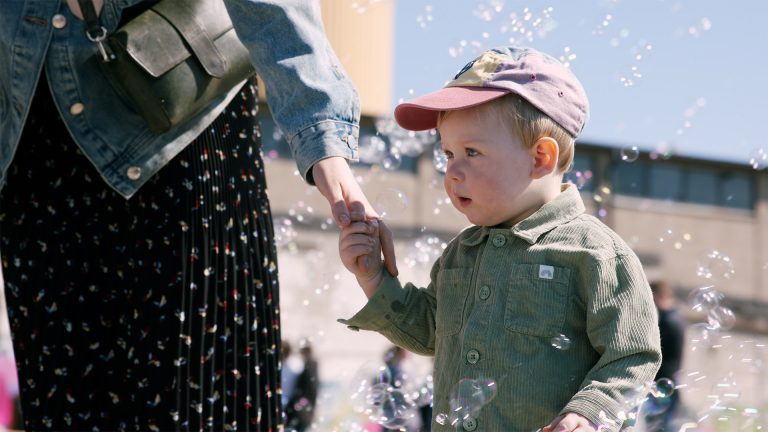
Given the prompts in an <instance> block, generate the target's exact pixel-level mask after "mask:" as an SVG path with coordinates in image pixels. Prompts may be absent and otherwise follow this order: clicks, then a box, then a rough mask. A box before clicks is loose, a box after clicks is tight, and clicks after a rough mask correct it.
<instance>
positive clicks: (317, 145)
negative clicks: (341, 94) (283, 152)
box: [288, 120, 360, 185]
mask: <svg viewBox="0 0 768 432" xmlns="http://www.w3.org/2000/svg"><path fill="white" fill-rule="evenodd" d="M359 133H360V128H359V126H358V125H356V124H353V123H349V122H344V121H338V120H325V121H321V122H318V123H315V124H313V125H310V126H308V127H306V128H304V129H302V130H301V131H300V132H299V133H297V134H296V135H294V136H293V137H290V138H289V139H288V144H289V145H290V146H291V151H292V152H293V157H294V159H295V160H296V165H297V166H298V168H299V172H300V173H301V175H302V177H303V178H304V180H305V181H306V182H307V183H309V184H311V185H314V184H315V181H314V179H313V178H312V166H314V165H315V164H316V163H317V162H318V161H320V160H323V159H326V158H329V157H331V156H341V157H343V158H344V159H346V160H348V161H357V138H358V135H359Z"/></svg>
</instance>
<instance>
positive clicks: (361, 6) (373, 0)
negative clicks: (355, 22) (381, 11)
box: [351, 0, 385, 14]
mask: <svg viewBox="0 0 768 432" xmlns="http://www.w3.org/2000/svg"><path fill="white" fill-rule="evenodd" d="M382 1H385V0H365V1H355V2H352V4H351V6H352V9H354V10H355V12H357V13H359V14H364V13H366V12H368V9H370V8H371V7H373V6H375V5H376V4H377V3H381V2H382Z"/></svg>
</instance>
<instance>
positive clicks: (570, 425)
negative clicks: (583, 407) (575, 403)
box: [542, 412, 597, 432]
mask: <svg viewBox="0 0 768 432" xmlns="http://www.w3.org/2000/svg"><path fill="white" fill-rule="evenodd" d="M596 430H597V428H596V427H595V426H594V425H593V424H592V422H590V421H589V420H587V419H586V418H584V417H582V416H581V415H579V414H576V413H574V412H569V413H567V414H563V415H561V416H559V417H557V418H555V419H554V420H552V423H550V424H548V425H546V426H544V429H542V432H571V431H576V432H595V431H596Z"/></svg>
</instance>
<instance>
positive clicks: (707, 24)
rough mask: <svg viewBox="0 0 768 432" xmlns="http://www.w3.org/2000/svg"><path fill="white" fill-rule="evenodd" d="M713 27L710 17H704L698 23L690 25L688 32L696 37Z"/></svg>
mask: <svg viewBox="0 0 768 432" xmlns="http://www.w3.org/2000/svg"><path fill="white" fill-rule="evenodd" d="M711 29H712V21H710V20H709V18H707V17H704V18H702V19H701V20H699V22H697V23H696V24H694V25H692V26H689V27H688V34H689V35H690V36H692V37H694V38H698V37H700V36H701V35H702V34H704V33H706V32H708V31H710V30H711Z"/></svg>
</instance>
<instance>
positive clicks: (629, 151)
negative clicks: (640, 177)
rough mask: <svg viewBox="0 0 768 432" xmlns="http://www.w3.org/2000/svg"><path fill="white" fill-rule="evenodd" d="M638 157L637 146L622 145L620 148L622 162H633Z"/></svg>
mask: <svg viewBox="0 0 768 432" xmlns="http://www.w3.org/2000/svg"><path fill="white" fill-rule="evenodd" d="M639 157H640V150H639V149H638V148H637V146H631V147H623V148H622V149H621V160H623V161H624V162H634V161H636V160H637V158H639Z"/></svg>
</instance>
